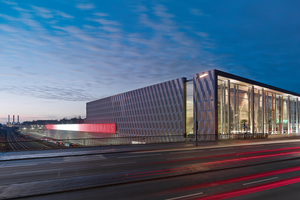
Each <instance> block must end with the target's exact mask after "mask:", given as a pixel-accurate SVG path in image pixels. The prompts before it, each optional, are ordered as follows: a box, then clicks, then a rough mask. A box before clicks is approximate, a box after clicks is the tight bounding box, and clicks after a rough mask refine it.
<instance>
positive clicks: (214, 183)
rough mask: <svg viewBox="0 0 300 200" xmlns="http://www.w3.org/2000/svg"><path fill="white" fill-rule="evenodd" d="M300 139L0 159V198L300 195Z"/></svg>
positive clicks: (172, 198)
mask: <svg viewBox="0 0 300 200" xmlns="http://www.w3.org/2000/svg"><path fill="white" fill-rule="evenodd" d="M299 166H300V143H299V142H293V143H289V142H288V141H287V142H286V143H280V144H267V145H266V144H265V145H252V146H242V147H227V148H213V149H201V150H178V151H172V150H166V151H161V150H157V151H142V152H138V151H137V152H130V153H111V154H97V155H86V156H70V157H59V158H47V159H43V158H42V159H28V160H22V161H5V162H0V169H1V170H0V177H1V179H0V198H2V199H5V198H21V197H23V199H169V200H175V199H226V198H235V199H253V198H255V199H266V198H272V199H282V198H286V197H288V198H289V199H298V198H297V197H298V196H299V190H297V189H295V188H297V186H299V182H300V167H299Z"/></svg>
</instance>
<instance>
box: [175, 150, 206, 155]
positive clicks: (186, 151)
mask: <svg viewBox="0 0 300 200" xmlns="http://www.w3.org/2000/svg"><path fill="white" fill-rule="evenodd" d="M200 151H204V150H197V151H193V152H189V151H188V150H185V151H178V152H171V153H170V154H181V153H187V154H188V153H197V152H200Z"/></svg>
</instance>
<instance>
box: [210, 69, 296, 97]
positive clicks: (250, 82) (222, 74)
mask: <svg viewBox="0 0 300 200" xmlns="http://www.w3.org/2000/svg"><path fill="white" fill-rule="evenodd" d="M214 71H215V74H216V75H218V76H223V77H226V78H230V79H235V80H238V81H241V82H245V83H249V84H251V85H257V86H260V87H263V88H267V89H270V90H275V91H278V92H282V93H286V94H291V95H294V96H298V97H300V94H298V93H296V92H292V91H289V90H285V89H281V88H278V87H275V86H272V85H268V84H265V83H261V82H257V81H254V80H251V79H247V78H244V77H241V76H237V75H234V74H229V73H227V72H223V71H220V70H217V69H214Z"/></svg>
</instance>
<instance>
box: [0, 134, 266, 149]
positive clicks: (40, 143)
mask: <svg viewBox="0 0 300 200" xmlns="http://www.w3.org/2000/svg"><path fill="white" fill-rule="evenodd" d="M267 137H268V134H264V133H255V134H251V133H243V134H219V135H213V134H206V135H203V134H202V135H200V134H198V141H200V142H205V141H216V140H241V139H264V138H267ZM195 141H196V139H195V135H193V134H191V135H187V136H184V135H167V136H131V137H109V138H77V139H53V138H47V139H35V138H33V137H29V138H28V140H27V141H21V142H20V141H18V142H7V141H4V140H3V139H2V140H1V141H0V151H11V150H15V151H16V150H35V149H36V150H38V149H51V148H52V149H54V148H70V147H87V146H111V145H129V144H155V143H171V142H195ZM16 143H18V144H20V143H22V144H21V146H25V147H26V148H23V149H22V148H20V149H17V148H16V149H12V148H10V147H12V146H16Z"/></svg>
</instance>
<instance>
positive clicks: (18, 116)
mask: <svg viewBox="0 0 300 200" xmlns="http://www.w3.org/2000/svg"><path fill="white" fill-rule="evenodd" d="M18 124H20V117H19V115H18Z"/></svg>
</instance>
